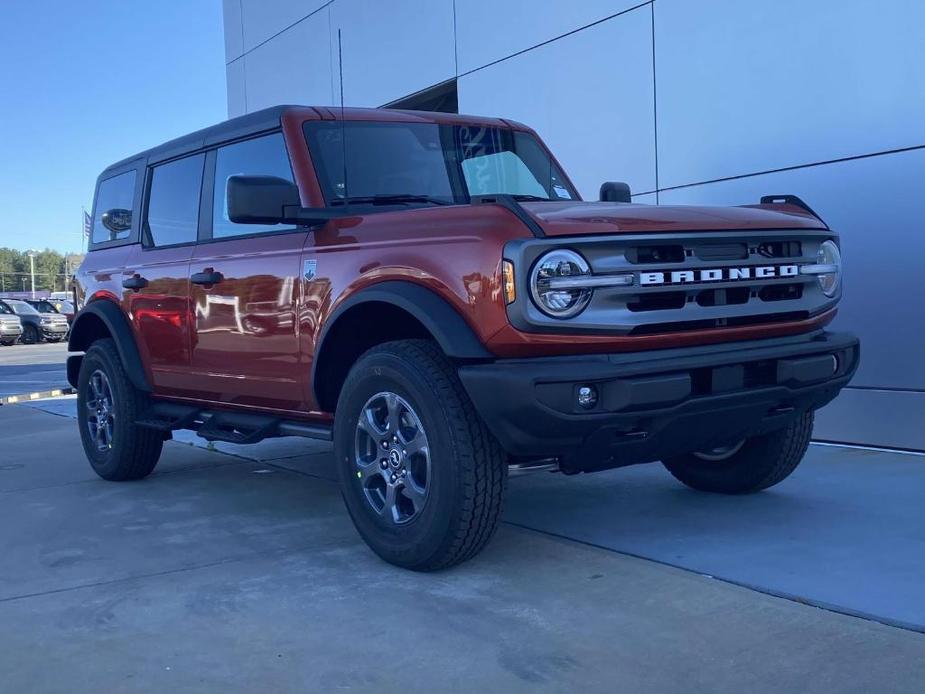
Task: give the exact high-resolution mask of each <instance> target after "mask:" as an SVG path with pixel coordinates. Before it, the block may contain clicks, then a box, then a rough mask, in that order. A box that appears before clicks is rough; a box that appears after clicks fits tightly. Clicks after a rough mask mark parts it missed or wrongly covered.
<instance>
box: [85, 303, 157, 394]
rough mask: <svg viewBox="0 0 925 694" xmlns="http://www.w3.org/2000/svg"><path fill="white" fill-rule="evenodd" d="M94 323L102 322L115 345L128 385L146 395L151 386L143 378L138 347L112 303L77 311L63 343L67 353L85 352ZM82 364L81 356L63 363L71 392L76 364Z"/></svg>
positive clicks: (117, 307) (92, 332) (88, 306)
mask: <svg viewBox="0 0 925 694" xmlns="http://www.w3.org/2000/svg"><path fill="white" fill-rule="evenodd" d="M98 322H102V324H103V325H104V326H105V327H106V330H107V331H108V332H109V335H110V336H111V337H112V339H113V342H115V343H116V350H117V351H118V352H119V359H121V361H122V368H124V369H125V373H126V375H127V376H128V379H129V380H130V381H131V382H132V385H133V386H135V387H136V388H138V389H139V390H141V391H144V392H146V393H150V392H151V385H150V384H149V383H148V379H147V377H146V376H145V370H144V366H143V365H142V362H141V355H140V354H139V352H138V345H137V344H135V336H134V335H133V334H132V328H131V326H130V325H129V323H128V320H126V318H125V314H123V313H122V309H121V308H120V307H119V306H118V304H116V303H115V302H114V301H109V300H108V299H97V300H95V301H91V302H90V303H89V304H87V305H86V306H84V307H83V308H82V309H80V311H79V312H78V313H77V316H76V317H75V318H74V324H73V325H72V326H71V335H70V337H69V338H68V343H67V348H68V351H70V352H85V351H86V350H87V349H88V348H89V347H90V345H91V344H92V343H93V340H94V339H96V337H97V331H96V330H94V326H96V325H97V323H98ZM82 361H83V355H73V356H70V357H68V359H67V380H68V383H70V384H71V385H72V386H73V387H74V388H76V387H77V376H78V374H79V373H80V363H81V362H82Z"/></svg>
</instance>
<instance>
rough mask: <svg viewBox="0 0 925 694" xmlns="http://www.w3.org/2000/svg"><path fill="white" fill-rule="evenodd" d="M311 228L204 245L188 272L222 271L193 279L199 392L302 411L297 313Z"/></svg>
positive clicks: (193, 377)
mask: <svg viewBox="0 0 925 694" xmlns="http://www.w3.org/2000/svg"><path fill="white" fill-rule="evenodd" d="M306 236H307V233H306V232H305V231H296V232H289V233H281V234H267V235H262V236H258V237H252V238H238V239H228V240H222V241H212V242H209V243H201V244H200V245H199V246H197V247H196V252H195V255H194V258H193V261H192V264H191V265H190V273H191V274H195V273H200V272H217V273H220V274H221V275H222V279H221V280H220V281H219V282H217V283H215V284H212V285H199V284H191V290H190V304H191V311H192V315H191V328H192V331H191V333H192V347H191V353H190V354H191V359H190V372H189V374H188V376H187V378H186V383H187V384H188V385H189V387H190V389H191V390H192V391H193V392H194V393H195V394H196V397H198V398H202V399H206V400H211V401H215V402H222V403H227V404H235V405H247V406H254V407H261V408H271V409H280V410H293V411H294V410H304V409H305V407H306V403H305V402H304V398H303V381H304V379H305V378H306V376H305V374H306V373H307V372H306V370H305V364H304V361H305V360H304V359H303V357H302V355H301V353H300V350H299V324H298V321H297V320H296V312H297V310H298V305H299V301H300V295H301V291H300V290H301V286H300V282H299V276H300V265H299V258H300V254H301V252H302V246H303V244H304V243H305V239H306Z"/></svg>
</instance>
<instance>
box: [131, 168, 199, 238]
mask: <svg viewBox="0 0 925 694" xmlns="http://www.w3.org/2000/svg"><path fill="white" fill-rule="evenodd" d="M204 162H205V155H204V154H197V155H195V156H192V157H185V158H183V159H178V160H176V161H172V162H170V163H169V164H161V165H160V166H156V167H154V170H153V171H152V173H151V193H150V195H149V197H148V215H147V218H146V219H145V243H146V244H148V245H153V246H172V245H175V244H178V243H192V242H194V241H195V240H196V237H197V233H198V228H199V193H200V190H201V189H202V167H203V163H204Z"/></svg>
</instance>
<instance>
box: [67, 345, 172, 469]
mask: <svg viewBox="0 0 925 694" xmlns="http://www.w3.org/2000/svg"><path fill="white" fill-rule="evenodd" d="M147 406H148V397H147V395H146V394H145V393H144V392H143V391H140V390H138V389H137V388H135V386H134V385H132V382H131V381H130V380H129V379H128V376H127V375H126V373H125V369H123V368H122V361H121V360H120V359H119V352H118V350H117V349H116V345H115V343H114V342H113V341H112V340H110V339H105V340H97V341H96V342H94V343H93V344H92V345H91V346H90V349H88V350H87V353H86V354H85V355H84V358H83V361H82V362H81V365H80V375H79V376H78V379H77V422H78V425H79V428H80V438H81V441H82V442H83V447H84V452H85V453H86V454H87V459H88V460H89V461H90V465H91V467H92V468H93V470H94V472H96V474H97V475H99V476H100V477H102V478H103V479H104V480H113V481H122V480H138V479H141V478H143V477H147V476H148V475H149V474H150V473H151V471H152V470H153V469H154V466H155V465H157V461H158V458H160V455H161V448H162V447H163V445H164V438H163V435H162V434H161V432H159V431H156V430H154V429H150V428H147V427H140V426H138V425H137V424H135V422H136V421H137V420H138V418H139V416H140V415H141V414H142V413H143V412H144V411H145V409H146V408H147Z"/></svg>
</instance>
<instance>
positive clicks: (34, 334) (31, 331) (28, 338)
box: [19, 325, 42, 345]
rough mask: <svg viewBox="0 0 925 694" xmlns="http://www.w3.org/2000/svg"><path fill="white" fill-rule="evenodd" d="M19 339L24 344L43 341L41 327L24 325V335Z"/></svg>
mask: <svg viewBox="0 0 925 694" xmlns="http://www.w3.org/2000/svg"><path fill="white" fill-rule="evenodd" d="M19 341H20V342H22V343H23V344H24V345H34V344H36V343H37V342H41V341H42V336H41V335H39V329H38V328H36V327H35V326H34V325H24V326H23V327H22V335H21V336H20V337H19Z"/></svg>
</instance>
